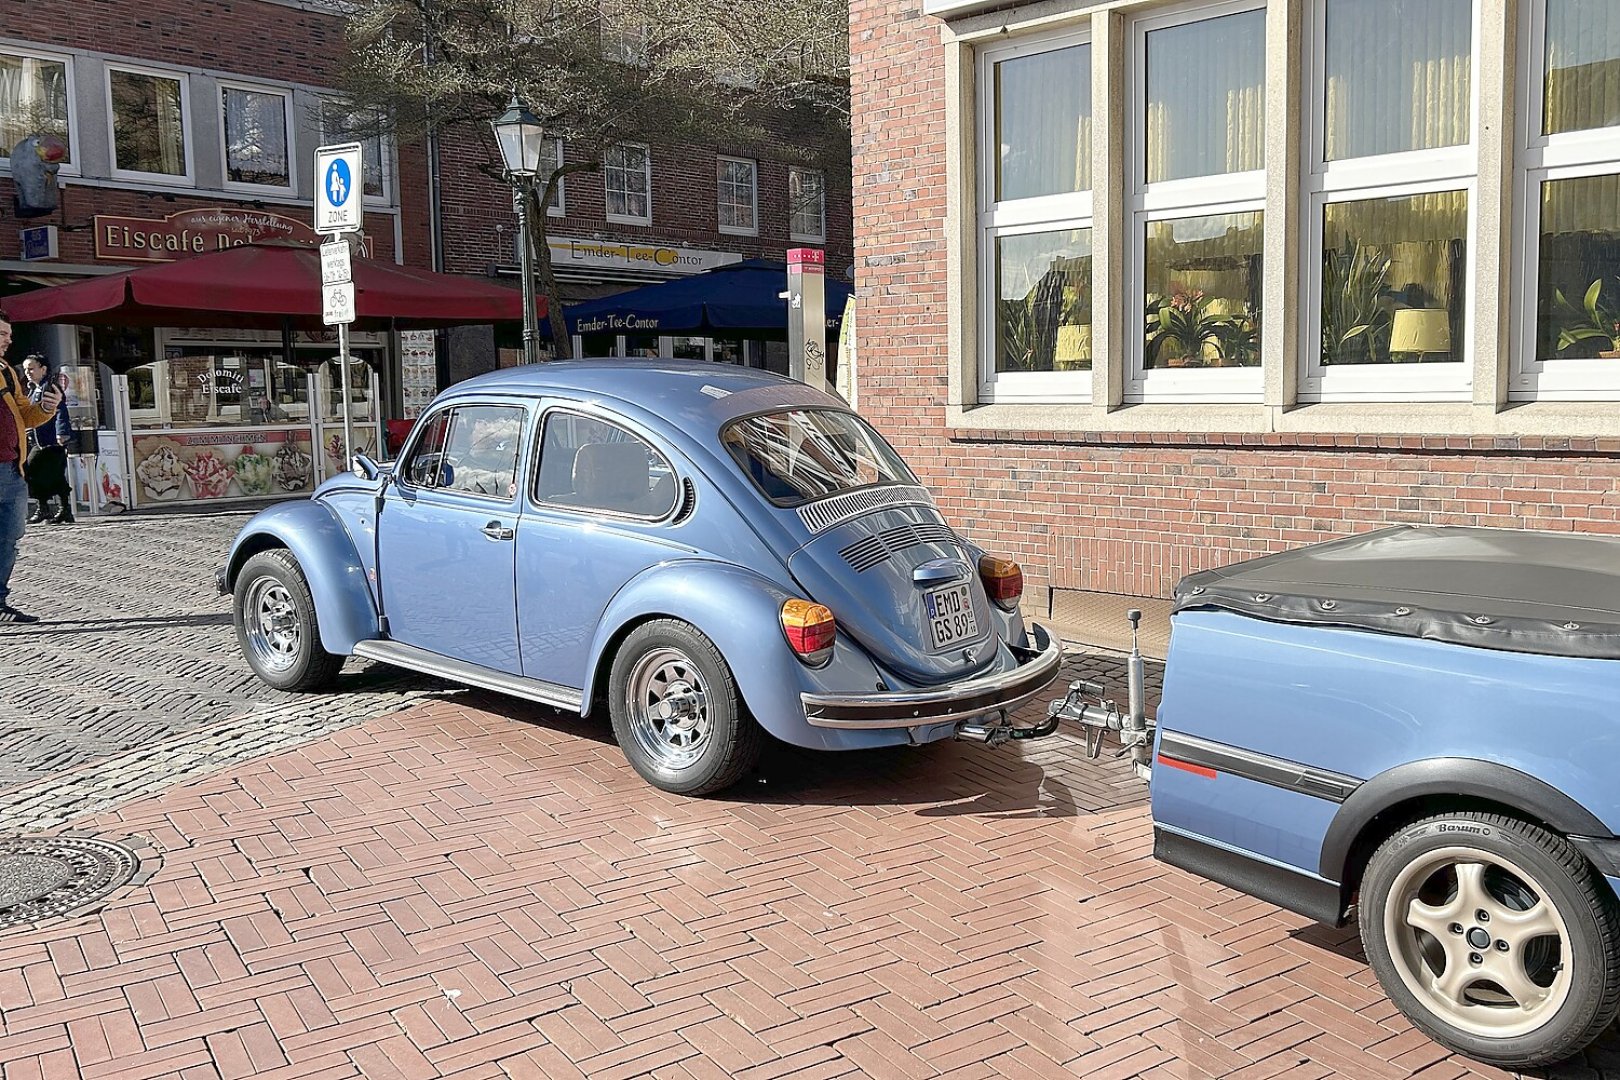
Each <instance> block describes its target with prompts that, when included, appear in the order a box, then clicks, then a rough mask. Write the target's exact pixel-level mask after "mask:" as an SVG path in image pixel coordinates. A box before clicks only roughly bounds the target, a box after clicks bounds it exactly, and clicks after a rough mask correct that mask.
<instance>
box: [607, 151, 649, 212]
mask: <svg viewBox="0 0 1620 1080" xmlns="http://www.w3.org/2000/svg"><path fill="white" fill-rule="evenodd" d="M602 186H603V190H604V192H605V195H606V199H607V219H608V220H609V221H611V222H615V223H617V224H621V225H651V224H652V154H651V152H650V151H649V150H648V148H647V147H646V146H644V145H642V144H640V143H618V144H617V145H614V146H610V147H608V151H607V155H606V159H605V160H604V161H603V162H602Z"/></svg>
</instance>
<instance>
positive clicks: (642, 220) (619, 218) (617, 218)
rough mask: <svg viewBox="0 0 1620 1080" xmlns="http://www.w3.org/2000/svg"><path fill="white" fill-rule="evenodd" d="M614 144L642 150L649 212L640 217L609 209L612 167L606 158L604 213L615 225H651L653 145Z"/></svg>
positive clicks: (603, 196)
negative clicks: (616, 212) (609, 177)
mask: <svg viewBox="0 0 1620 1080" xmlns="http://www.w3.org/2000/svg"><path fill="white" fill-rule="evenodd" d="M614 145H615V146H623V147H633V148H635V149H637V150H640V151H641V155H642V157H641V161H642V166H641V171H642V175H643V176H645V177H646V178H647V213H646V216H644V217H638V216H636V215H634V214H615V213H614V212H613V211H611V210H608V209H607V204H608V198H607V195H608V185H607V180H608V169H609V168H610V166H609V165H608V164H607V162H606V161H605V160H604V161H603V163H602V208H603V211H604V213H605V215H606V217H607V220H608V221H609V222H610V223H612V224H614V225H651V224H652V209H653V189H652V147H650V146H648V145H647V144H646V143H632V142H626V143H615V144H614ZM603 156H604V158H605V157H606V155H603Z"/></svg>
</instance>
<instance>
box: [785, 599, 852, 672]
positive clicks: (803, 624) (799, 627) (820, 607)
mask: <svg viewBox="0 0 1620 1080" xmlns="http://www.w3.org/2000/svg"><path fill="white" fill-rule="evenodd" d="M782 632H783V633H784V634H786V635H787V640H788V646H789V647H790V648H791V649H792V650H793V651H794V653H795V654H797V655H798V657H799V659H800V660H802V661H804V662H805V663H806V664H809V665H810V666H812V667H819V666H820V665H822V664H825V663H826V662H827V661H828V660H830V659H832V652H833V642H834V641H835V640H837V638H838V625H837V624H836V623H835V622H833V613H832V612H831V611H829V610H828V609H827V607H826V605H824V604H814V603H811V602H810V601H809V600H788V601H786V602H784V603H783V604H782Z"/></svg>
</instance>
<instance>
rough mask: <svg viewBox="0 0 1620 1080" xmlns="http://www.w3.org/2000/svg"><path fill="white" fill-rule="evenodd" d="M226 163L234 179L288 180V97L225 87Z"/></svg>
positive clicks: (281, 181)
mask: <svg viewBox="0 0 1620 1080" xmlns="http://www.w3.org/2000/svg"><path fill="white" fill-rule="evenodd" d="M224 95H225V99H224V100H225V134H226V138H227V139H228V141H229V145H228V146H227V148H226V154H227V162H226V166H227V168H229V169H230V172H231V179H233V180H239V181H243V182H246V183H257V184H285V183H286V182H287V175H288V174H287V123H286V117H285V115H284V114H283V111H282V110H283V107H284V104H283V103H284V99H283V98H281V97H279V96H277V95H273V94H255V93H252V92H250V91H245V90H229V89H227V90H225V91H224Z"/></svg>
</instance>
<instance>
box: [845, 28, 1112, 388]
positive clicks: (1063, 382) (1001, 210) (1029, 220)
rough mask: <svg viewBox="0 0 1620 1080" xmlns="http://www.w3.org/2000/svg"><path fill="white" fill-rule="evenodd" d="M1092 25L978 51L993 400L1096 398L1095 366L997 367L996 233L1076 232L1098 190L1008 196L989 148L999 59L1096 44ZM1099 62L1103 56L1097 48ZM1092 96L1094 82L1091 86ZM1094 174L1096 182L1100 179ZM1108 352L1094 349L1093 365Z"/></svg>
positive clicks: (981, 224)
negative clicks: (1001, 192) (1001, 195)
mask: <svg viewBox="0 0 1620 1080" xmlns="http://www.w3.org/2000/svg"><path fill="white" fill-rule="evenodd" d="M1090 44H1091V31H1090V28H1089V27H1085V28H1080V29H1073V30H1066V31H1063V32H1061V33H1053V34H1041V35H1038V36H1033V35H1032V36H1030V37H1026V38H1020V39H1018V40H1016V41H1013V42H1009V43H1007V44H1005V45H992V46H986V47H984V48H982V49H980V50H979V51H978V55H977V56H976V57H975V58H974V63H975V65H976V73H977V74H976V81H975V85H977V86H978V87H979V88H980V92H979V94H978V99H977V101H976V102H975V104H976V106H977V107H976V110H975V111H976V112H977V114H978V115H977V116H976V117H975V120H974V138H975V139H976V140H977V145H978V147H979V151H980V152H979V153H978V159H979V169H978V176H977V178H976V179H977V184H978V200H977V201H978V206H977V217H978V227H977V228H976V229H975V230H974V232H975V243H976V244H977V245H978V252H979V257H978V266H979V289H978V298H979V312H978V319H979V326H980V327H981V328H982V329H981V332H980V333H979V335H978V337H979V357H978V381H979V401H980V402H983V403H986V404H988V403H991V402H1049V403H1054V404H1067V403H1075V404H1088V403H1089V402H1090V401H1091V371H1092V369H1091V368H1085V369H1078V370H1074V371H1001V372H998V371H997V370H996V341H995V332H996V301H997V299H998V298H999V289H998V288H997V285H996V268H997V263H996V241H997V240H998V239H1000V238H1001V237H1004V236H1023V235H1029V234H1031V233H1057V232H1071V231H1073V230H1077V229H1086V230H1090V229H1091V228H1092V205H1093V203H1092V192H1091V191H1074V192H1064V193H1059V194H1056V195H1041V196H1036V197H1034V198H1028V199H1012V200H1008V201H1007V202H1005V203H1000V202H996V201H995V193H996V163H997V160H998V159H997V156H996V155H994V154H992V153H990V152H989V148H990V147H993V146H994V145H995V126H996V116H995V106H996V101H995V66H996V64H998V63H1001V62H1003V61H1007V60H1017V59H1021V58H1023V57H1026V56H1038V55H1040V54H1041V53H1046V52H1056V51H1058V50H1060V49H1068V48H1073V47H1074V46H1077V45H1090ZM1091 62H1092V63H1093V64H1096V63H1097V62H1098V58H1097V56H1096V55H1095V54H1093V55H1092V58H1091ZM1085 90H1086V96H1087V97H1088V98H1089V97H1090V96H1091V86H1090V85H1089V84H1088V85H1087V86H1086V88H1085ZM1091 114H1092V116H1093V117H1095V116H1096V115H1097V103H1096V102H1094V101H1093V102H1092V103H1091ZM1096 182H1097V181H1096V177H1095V176H1094V177H1092V187H1093V188H1095V187H1096ZM823 220H824V221H825V189H823ZM1097 255H1098V252H1097V250H1096V247H1095V244H1094V245H1093V248H1092V282H1093V285H1092V289H1093V295H1095V291H1096V275H1097V273H1098V268H1099V267H1098V263H1099V261H1101V262H1106V260H1098V258H1097ZM1101 362H1102V359H1101V358H1100V357H1098V356H1097V355H1096V354H1095V353H1093V355H1092V366H1093V367H1095V366H1096V365H1097V364H1099V363H1101Z"/></svg>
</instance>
